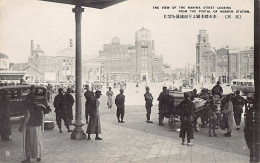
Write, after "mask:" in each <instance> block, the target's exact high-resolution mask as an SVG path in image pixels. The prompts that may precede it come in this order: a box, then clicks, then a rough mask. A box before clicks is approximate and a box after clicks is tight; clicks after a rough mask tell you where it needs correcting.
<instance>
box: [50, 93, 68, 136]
mask: <svg viewBox="0 0 260 163" xmlns="http://www.w3.org/2000/svg"><path fill="white" fill-rule="evenodd" d="M58 92H59V94H58V95H56V96H55V98H54V102H53V105H54V107H55V113H56V121H57V125H58V127H59V129H60V133H62V130H61V120H62V119H63V121H64V124H65V126H66V127H67V129H68V132H72V130H70V127H69V122H68V116H67V113H66V106H65V100H66V99H65V96H64V95H63V89H62V88H59V89H58Z"/></svg>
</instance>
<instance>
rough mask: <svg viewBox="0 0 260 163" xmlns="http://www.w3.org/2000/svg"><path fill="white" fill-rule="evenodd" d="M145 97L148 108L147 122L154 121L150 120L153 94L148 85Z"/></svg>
mask: <svg viewBox="0 0 260 163" xmlns="http://www.w3.org/2000/svg"><path fill="white" fill-rule="evenodd" d="M144 99H145V108H146V119H147V120H146V122H147V123H153V122H152V121H151V120H150V116H151V108H152V106H153V96H152V94H151V93H150V88H149V87H146V93H145V94H144Z"/></svg>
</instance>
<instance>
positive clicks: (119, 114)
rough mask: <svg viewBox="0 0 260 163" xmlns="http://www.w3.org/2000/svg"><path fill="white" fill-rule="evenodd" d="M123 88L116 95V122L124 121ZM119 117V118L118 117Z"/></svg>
mask: <svg viewBox="0 0 260 163" xmlns="http://www.w3.org/2000/svg"><path fill="white" fill-rule="evenodd" d="M123 94H124V90H123V89H120V93H119V94H118V95H117V96H116V99H115V104H116V106H117V111H116V116H117V120H118V123H120V122H121V123H125V122H124V115H125V95H123ZM119 117H121V120H120V119H119Z"/></svg>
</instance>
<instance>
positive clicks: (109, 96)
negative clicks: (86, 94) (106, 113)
mask: <svg viewBox="0 0 260 163" xmlns="http://www.w3.org/2000/svg"><path fill="white" fill-rule="evenodd" d="M108 89H109V90H108V91H107V93H106V95H107V107H108V109H111V108H112V106H113V102H112V96H114V92H113V91H112V88H111V87H109V88H108Z"/></svg>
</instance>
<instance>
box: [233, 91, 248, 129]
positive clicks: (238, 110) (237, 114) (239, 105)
mask: <svg viewBox="0 0 260 163" xmlns="http://www.w3.org/2000/svg"><path fill="white" fill-rule="evenodd" d="M239 94H240V91H239V90H237V91H236V95H235V96H234V97H233V98H232V103H233V111H234V119H235V122H236V125H237V129H236V130H239V129H240V123H241V114H242V113H243V106H244V104H245V100H244V98H243V97H242V96H240V95H239Z"/></svg>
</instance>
